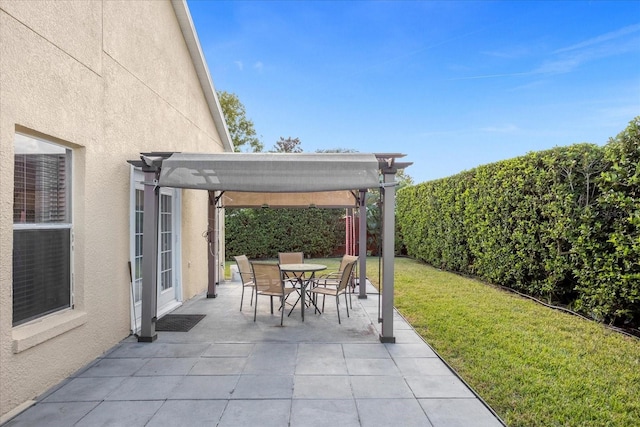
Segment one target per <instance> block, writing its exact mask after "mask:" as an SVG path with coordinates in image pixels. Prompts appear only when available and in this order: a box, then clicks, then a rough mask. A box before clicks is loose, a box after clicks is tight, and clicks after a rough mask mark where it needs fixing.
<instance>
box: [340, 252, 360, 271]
mask: <svg viewBox="0 0 640 427" xmlns="http://www.w3.org/2000/svg"><path fill="white" fill-rule="evenodd" d="M357 260H358V257H357V256H355V255H343V256H342V260H340V268H339V269H338V271H342V270H344V268H345V267H346V266H347V264H349V263H350V262H354V261H357Z"/></svg>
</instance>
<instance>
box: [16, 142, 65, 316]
mask: <svg viewBox="0 0 640 427" xmlns="http://www.w3.org/2000/svg"><path fill="white" fill-rule="evenodd" d="M14 148H15V157H14V165H15V166H14V190H13V325H14V326H16V325H19V324H22V323H25V322H28V321H30V320H33V319H36V318H38V317H42V316H44V315H46V314H49V313H52V312H55V311H58V310H63V309H65V308H68V307H70V306H71V297H72V293H71V245H72V234H71V150H69V149H67V148H65V147H62V146H60V145H57V144H53V143H51V142H47V141H44V140H42V139H38V138H34V137H31V136H27V135H22V134H18V133H17V134H16V136H15V140H14Z"/></svg>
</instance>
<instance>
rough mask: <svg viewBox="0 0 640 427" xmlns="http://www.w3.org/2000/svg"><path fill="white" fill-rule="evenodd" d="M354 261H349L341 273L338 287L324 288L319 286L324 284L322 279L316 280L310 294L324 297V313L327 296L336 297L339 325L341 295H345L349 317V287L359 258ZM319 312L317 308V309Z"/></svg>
mask: <svg viewBox="0 0 640 427" xmlns="http://www.w3.org/2000/svg"><path fill="white" fill-rule="evenodd" d="M354 258H355V259H354V260H351V261H349V262H348V263H347V264H346V265H345V267H344V268H343V269H342V272H341V273H340V281H339V282H338V286H336V287H333V286H323V285H318V282H320V283H321V282H322V279H321V278H318V279H314V284H315V285H316V286H314V287H312V288H311V289H310V290H309V292H311V293H312V294H313V295H314V296H318V295H322V312H323V313H324V300H325V298H326V296H327V295H331V296H335V297H336V311H337V312H338V323H339V324H341V323H342V322H341V321H340V307H339V305H340V304H339V303H340V301H339V299H340V294H344V305H345V306H346V307H347V317H349V304H348V303H347V287H348V286H349V283H350V280H351V273H352V272H353V267H354V266H355V265H356V261H357V259H358V258H357V257H354ZM316 310H317V308H316Z"/></svg>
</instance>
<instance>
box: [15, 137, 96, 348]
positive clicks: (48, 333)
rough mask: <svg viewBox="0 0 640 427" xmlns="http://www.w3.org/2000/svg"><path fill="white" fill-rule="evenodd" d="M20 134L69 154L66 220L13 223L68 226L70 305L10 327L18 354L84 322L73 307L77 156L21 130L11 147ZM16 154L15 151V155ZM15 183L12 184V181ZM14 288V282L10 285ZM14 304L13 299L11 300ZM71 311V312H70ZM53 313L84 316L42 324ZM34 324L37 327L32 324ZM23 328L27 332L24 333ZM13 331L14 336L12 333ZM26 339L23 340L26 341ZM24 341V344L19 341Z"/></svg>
mask: <svg viewBox="0 0 640 427" xmlns="http://www.w3.org/2000/svg"><path fill="white" fill-rule="evenodd" d="M20 137H26V138H30V139H33V140H36V141H42V142H44V143H45V144H49V145H54V146H58V147H60V148H61V149H64V150H65V152H66V151H67V150H68V151H69V152H70V154H69V157H70V158H69V168H67V169H66V171H65V181H66V182H67V183H68V184H69V186H70V188H69V193H68V205H67V209H68V213H67V215H68V217H69V222H68V223H14V224H13V229H14V230H36V229H40V230H53V229H68V230H69V274H70V277H69V307H66V308H63V309H60V310H58V311H55V312H53V313H48V314H43V315H41V316H39V317H37V318H35V319H32V320H30V321H28V322H25V323H21V324H19V325H17V326H12V338H13V352H14V353H19V352H21V351H24V350H26V349H28V348H31V347H33V346H35V345H38V344H40V343H42V342H45V341H47V340H49V339H51V338H54V337H56V336H58V335H60V334H62V333H64V332H67V331H68V330H71V329H75V328H76V327H77V326H80V325H82V324H84V323H85V322H86V313H84V312H77V313H76V314H77V315H76V314H73V310H74V308H75V301H74V300H75V233H74V209H73V206H74V195H75V184H74V182H73V171H74V169H75V167H76V155H75V153H74V150H73V148H71V147H69V146H66V145H63V144H60V143H57V142H54V141H51V140H49V139H46V138H40V137H36V136H33V135H29V134H28V133H23V132H15V134H14V147H15V139H16V138H20ZM14 157H15V154H14ZM14 184H15V183H14ZM12 287H13V284H12ZM11 303H12V304H13V300H12V302H11ZM69 313H71V315H70V314H69ZM55 316H63V319H75V318H77V319H83V320H82V321H81V322H80V323H78V322H77V321H72V322H71V325H72V326H65V324H68V323H69V322H68V321H63V322H53V323H51V324H45V325H42V322H43V321H45V320H48V319H53V318H55ZM34 325H36V326H37V327H35V328H34V327H33V326H34ZM25 331H26V332H25ZM14 333H15V335H14ZM25 340H26V341H25ZM24 342H27V344H21V343H24Z"/></svg>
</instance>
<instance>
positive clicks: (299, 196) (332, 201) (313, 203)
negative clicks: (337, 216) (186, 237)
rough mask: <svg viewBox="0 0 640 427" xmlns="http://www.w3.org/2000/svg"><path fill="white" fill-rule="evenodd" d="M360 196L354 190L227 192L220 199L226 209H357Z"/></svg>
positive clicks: (221, 204)
mask: <svg viewBox="0 0 640 427" xmlns="http://www.w3.org/2000/svg"><path fill="white" fill-rule="evenodd" d="M358 200H359V198H358V194H357V192H355V191H352V190H336V191H317V192H314V193H248V192H244V191H242V192H241V191H225V193H224V194H223V195H222V197H220V205H219V206H221V207H224V208H260V207H262V208H312V207H315V208H323V209H332V208H340V209H343V208H357V207H358Z"/></svg>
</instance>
